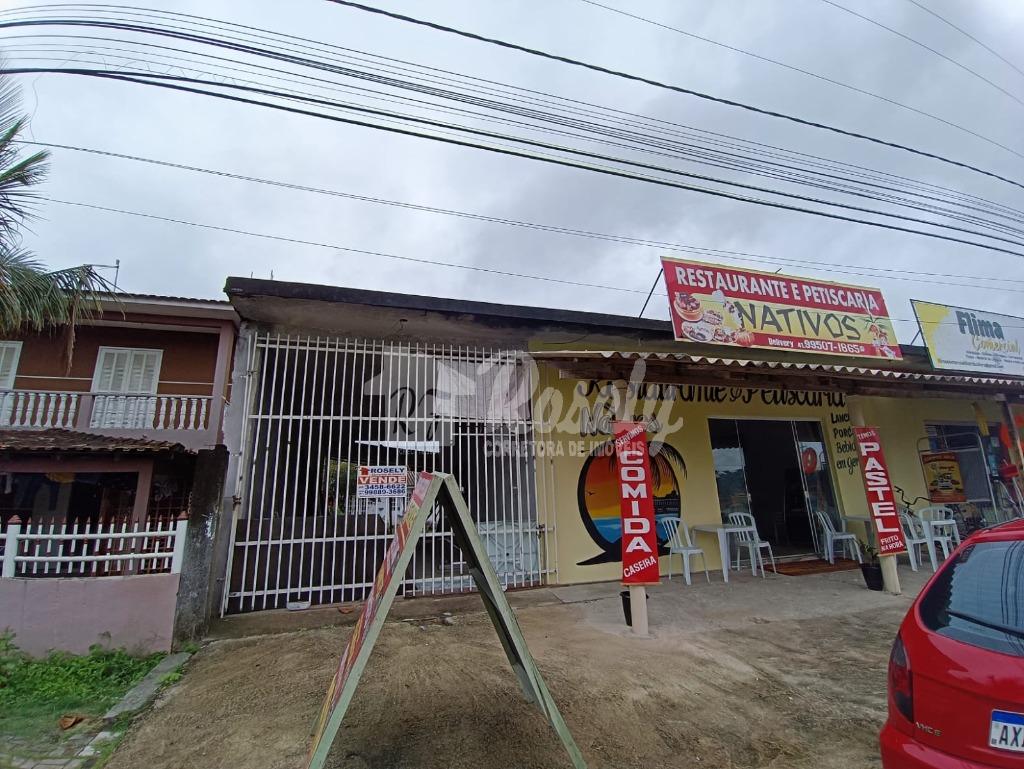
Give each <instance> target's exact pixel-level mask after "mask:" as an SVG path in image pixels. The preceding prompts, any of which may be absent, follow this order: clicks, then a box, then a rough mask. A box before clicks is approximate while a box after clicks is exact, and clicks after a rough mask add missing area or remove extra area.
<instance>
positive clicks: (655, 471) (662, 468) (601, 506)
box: [576, 441, 686, 566]
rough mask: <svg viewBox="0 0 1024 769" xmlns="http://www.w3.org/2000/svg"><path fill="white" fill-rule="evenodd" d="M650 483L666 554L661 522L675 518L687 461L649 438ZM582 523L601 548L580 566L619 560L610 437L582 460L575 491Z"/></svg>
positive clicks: (616, 496)
mask: <svg viewBox="0 0 1024 769" xmlns="http://www.w3.org/2000/svg"><path fill="white" fill-rule="evenodd" d="M650 454H651V485H652V487H653V488H654V517H655V520H656V522H657V529H658V551H659V555H666V554H667V552H668V551H667V550H666V549H665V531H664V526H662V522H663V521H665V520H669V519H673V518H678V517H679V511H680V504H681V501H682V493H683V487H684V485H685V482H686V462H684V461H683V457H682V455H681V454H680V453H679V452H678V451H677V450H676V449H674V448H672V447H671V446H669V445H668V444H667V443H661V442H658V441H652V442H651V444H650ZM576 496H577V501H578V503H579V508H580V517H581V518H582V519H583V525H584V526H585V527H586V529H587V533H588V534H590V538H591V539H593V540H594V544H595V545H597V546H598V547H599V548H600V549H601V552H600V553H598V554H597V555H595V556H594V557H592V558H588V559H586V560H584V561H580V562H579V564H578V565H579V566H590V565H592V564H598V563H612V562H615V561H621V560H622V552H621V546H620V544H619V541H620V540H621V539H622V520H621V512H620V504H621V503H620V495H619V486H618V461H617V460H616V457H615V450H614V448H613V444H612V441H607V442H605V443H603V444H601V445H600V446H597V447H596V448H595V449H594V450H593V451H591V452H590V455H589V456H588V457H587V458H586V460H584V462H583V469H582V470H581V471H580V478H579V482H578V485H577V491H576Z"/></svg>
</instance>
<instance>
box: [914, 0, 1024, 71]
mask: <svg viewBox="0 0 1024 769" xmlns="http://www.w3.org/2000/svg"><path fill="white" fill-rule="evenodd" d="M907 2H908V3H913V4H914V5H916V6H917V7H918V8H920V9H921V10H922V11H924V12H925V13H927V14H930V15H932V16H934V17H935V18H936V19H938V20H939V21H941V22H942V23H943V24H945V25H946V26H949V27H952V28H953V29H955V30H956V31H957V32H959V33H960V34H961V35H963V36H964V37H966V38H968V39H969V40H973V41H974V42H975V43H977V44H978V45H980V46H981V47H982V48H984V49H985V50H986V51H988V52H989V53H990V54H992V55H993V56H995V57H996V58H997V59H999V60H1000V61H1002V62H1003V63H1004V64H1006V65H1008V66H1010V67H1012V68H1013V69H1014V70H1016V71H1017V73H1018V74H1021V75H1024V70H1021V69H1020V68H1019V67H1018V66H1017V65H1016V64H1014V63H1013V62H1012V61H1010V60H1009V59H1007V58H1006V57H1005V56H1003V55H1002V54H1000V53H999V52H998V51H996V50H994V49H992V48H991V47H989V46H987V45H985V44H984V43H983V42H981V41H980V40H979V39H978V38H976V37H975V36H974V35H972V34H971V33H970V32H968V31H967V30H966V29H964V28H963V27H958V26H957V25H956V24H954V23H953V22H951V21H950V20H949V19H947V18H946V17H945V16H940V15H939V14H938V13H936V12H935V11H933V10H932V9H931V8H929V7H928V6H926V5H924V4H923V3H919V2H917V0H907Z"/></svg>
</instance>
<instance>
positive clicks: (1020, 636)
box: [920, 541, 1024, 657]
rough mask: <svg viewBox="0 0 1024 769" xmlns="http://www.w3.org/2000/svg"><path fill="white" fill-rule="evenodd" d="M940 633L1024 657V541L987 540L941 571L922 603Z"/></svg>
mask: <svg viewBox="0 0 1024 769" xmlns="http://www.w3.org/2000/svg"><path fill="white" fill-rule="evenodd" d="M920 612H921V620H922V621H923V622H924V625H925V627H927V628H928V629H929V630H933V631H934V632H936V633H938V634H939V635H943V636H947V637H949V638H954V639H956V640H958V641H962V642H964V643H968V644H972V645H973V646H980V647H982V648H985V649H991V650H992V651H997V652H1002V653H1004V654H1013V655H1015V656H1018V657H1024V542H1020V541H1018V542H982V543H980V544H977V545H972V546H969V547H966V548H964V550H963V551H962V552H961V553H960V554H959V555H958V556H957V557H956V558H955V559H954V560H953V562H952V563H949V564H946V566H945V567H944V568H943V569H942V570H941V571H940V572H939V575H938V577H936V579H935V581H934V582H933V583H932V585H931V587H930V588H929V590H928V592H927V594H925V596H924V598H923V599H922V600H921V604H920Z"/></svg>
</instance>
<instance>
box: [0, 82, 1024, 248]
mask: <svg viewBox="0 0 1024 769" xmlns="http://www.w3.org/2000/svg"><path fill="white" fill-rule="evenodd" d="M0 72H3V73H7V74H40V73H57V74H72V75H83V76H88V77H98V78H107V79H111V80H120V81H124V82H129V83H136V84H139V85H148V86H154V87H160V88H166V89H169V90H175V91H181V92H184V93H194V94H200V95H205V96H212V97H215V98H221V99H225V100H228V101H234V102H238V103H242V104H251V105H258V106H264V107H269V108H272V109H277V110H281V111H285V112H292V113H295V114H301V115H307V116H311V117H319V118H323V119H327V120H332V121H335V122H340V123H347V124H350V125H357V126H362V127H367V128H374V129H377V130H383V131H388V132H391V133H397V134H403V135H406V136H416V137H420V138H427V139H431V140H434V141H441V142H445V143H449V144H454V145H458V146H463V147H470V148H475V149H483V150H487V151H490V152H495V153H498V154H503V155H509V156H512V157H520V158H526V159H530V160H538V161H541V162H546V163H554V164H557V165H563V166H567V167H572V168H577V169H583V170H589V171H592V172H595V173H600V174H605V175H609V176H617V177H620V178H626V179H635V180H639V181H645V182H648V183H651V184H657V185H661V186H667V187H674V188H676V189H683V190H687V191H691V192H701V193H704V194H707V195H712V196H715V197H721V198H726V199H729V200H736V201H741V202H746V203H753V204H755V205H761V206H767V207H769V208H777V209H780V210H786V211H794V212H798V213H807V214H811V215H814V216H821V217H825V218H829V219H836V220H839V221H848V222H854V223H858V224H864V225H867V226H871V227H879V228H882V229H889V230H894V231H899V232H908V233H912V234H917V235H924V236H925V237H931V238H936V239H939V240H946V241H950V242H954V243H962V244H964V245H971V246H975V247H978V248H985V249H988V250H992V251H999V252H1002V253H1007V254H1012V255H1013V256H1024V253H1021V252H1019V251H1013V250H1010V249H1006V248H1003V247H1000V246H995V245H992V244H987V243H980V242H978V241H972V240H967V239H964V238H959V237H953V236H950V235H943V234H940V233H935V232H929V231H927V230H919V229H915V228H912V227H904V226H901V225H895V224H888V223H883V222H875V221H871V220H867V219H858V218H856V217H852V216H846V215H843V214H837V213H833V212H830V211H822V210H818V209H813V208H806V207H804V206H797V205H793V204H789V203H780V202H778V201H772V200H765V199H763V198H755V197H751V196H747V195H740V194H736V193H731V192H726V191H724V190H716V189H711V188H708V187H700V186H697V185H692V184H683V183H680V182H675V181H670V180H668V179H663V178H660V177H652V176H646V175H641V174H636V173H630V172H628V171H623V170H622V169H618V168H614V167H607V166H598V165H593V164H589V163H577V162H573V161H570V160H566V159H565V158H558V157H552V156H544V155H539V154H536V153H534V154H531V153H528V152H525V151H523V150H520V149H513V148H509V147H499V146H495V145H487V144H483V143H479V142H470V141H467V140H465V139H457V138H446V137H441V136H436V135H432V134H427V133H422V132H419V131H413V130H411V129H408V128H396V127H391V126H384V125H380V124H377V123H371V122H367V121H363V120H355V119H353V118H346V117H341V116H337V115H326V114H324V113H319V112H313V111H311V110H303V109H297V108H294V107H286V106H284V105H280V104H275V103H271V102H263V101H259V100H255V99H249V98H245V97H240V96H233V95H230V94H224V93H220V92H216V91H208V90H204V89H201V88H194V87H191V86H185V85H180V84H178V83H177V82H170V81H180V82H191V83H197V84H201V85H206V86H213V87H220V88H232V89H236V90H240V91H243V92H247V93H257V94H261V95H270V96H284V98H288V99H292V100H296V101H301V102H307V103H312V104H319V105H323V104H325V103H326V104H328V105H329V106H331V105H330V103H329V102H325V101H324V100H321V99H312V98H307V97H297V96H290V95H286V94H285V95H282V94H279V93H275V92H274V91H272V90H269V89H259V88H252V87H248V86H239V85H230V84H225V83H219V82H211V81H203V80H200V79H197V78H183V77H171V76H161V75H154V74H152V73H145V72H142V73H131V74H124V73H117V72H109V71H101V70H85V69H76V68H12V69H6V70H0ZM346 108H347V109H353V110H357V111H359V112H362V113H364V114H373V115H388V116H391V117H395V115H394V113H386V112H383V111H381V110H370V109H366V108H362V107H358V108H357V107H352V106H348V107H346ZM398 117H400V118H401V119H403V120H407V121H411V122H416V123H420V124H425V125H432V126H442V127H445V128H451V127H453V126H451V125H450V124H443V123H438V122H437V121H432V120H426V119H422V118H412V117H409V116H401V115H400V116H398ZM454 127H456V128H458V130H461V131H465V132H467V133H470V134H472V135H476V136H483V137H489V138H498V139H502V140H508V141H514V142H517V143H520V144H525V145H527V146H531V147H543V148H547V149H554V150H556V151H561V152H567V153H569V154H572V155H576V156H581V157H586V158H588V159H596V160H605V161H611V162H616V163H622V164H625V165H631V166H635V167H639V168H643V169H650V170H655V171H660V172H664V173H670V174H673V175H678V176H684V177H689V178H698V179H711V180H712V181H719V180H715V179H713V178H711V177H703V176H700V175H697V174H688V173H685V172H682V171H677V170H674V169H666V168H661V167H658V166H651V165H649V164H644V163H637V162H634V161H629V160H624V159H620V158H610V157H607V156H602V155H597V154H594V153H587V152H583V151H580V150H573V149H570V148H565V147H560V146H558V145H547V144H544V143H542V142H534V141H530V140H526V139H522V138H519V137H510V136H506V135H502V134H495V133H493V132H488V131H479V130H476V129H469V128H465V127H459V126H454ZM724 183H728V184H732V185H733V186H738V187H743V188H746V189H762V188H757V187H754V186H752V185H742V184H738V183H735V182H724ZM767 191H768V192H769V193H770V194H775V195H783V196H787V197H792V198H797V199H806V200H811V201H816V199H811V198H806V196H797V195H793V194H791V193H783V192H779V191H774V190H767ZM816 202H822V203H824V204H825V205H830V206H833V207H836V208H842V209H847V210H854V211H861V212H866V213H872V214H878V215H882V216H888V217H892V218H897V219H901V220H906V221H912V222H915V223H919V224H926V225H929V226H935V227H943V228H946V229H951V230H960V229H963V228H957V227H954V226H953V225H941V224H936V223H934V222H928V221H925V220H919V219H915V218H913V217H907V216H902V215H899V214H892V213H886V212H879V211H875V210H874V209H862V208H860V207H857V206H850V205H847V204H842V203H831V202H828V201H816ZM968 232H971V233H973V234H978V235H981V236H982V237H986V238H989V239H992V240H1000V241H1005V242H1008V243H1011V244H1015V245H1018V243H1017V241H1013V240H1010V239H1007V238H1001V237H998V236H996V235H988V234H984V233H976V232H974V231H970V230H968Z"/></svg>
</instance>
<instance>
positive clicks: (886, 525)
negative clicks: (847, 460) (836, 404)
mask: <svg viewBox="0 0 1024 769" xmlns="http://www.w3.org/2000/svg"><path fill="white" fill-rule="evenodd" d="M853 434H854V435H855V436H856V438H857V449H858V452H859V453H860V466H861V473H862V475H863V476H864V490H865V491H866V492H867V495H868V508H869V509H870V511H871V518H872V519H873V520H874V522H875V531H877V532H878V554H879V555H894V554H896V553H902V552H903V551H904V550H906V549H907V544H906V542H905V541H904V539H903V527H902V526H901V525H900V513H899V508H897V507H896V496H895V494H893V491H892V482H891V481H890V479H889V468H888V466H887V465H886V464H885V454H884V453H883V452H882V441H881V437H880V436H879V434H878V428H877V427H854V428H853Z"/></svg>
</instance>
